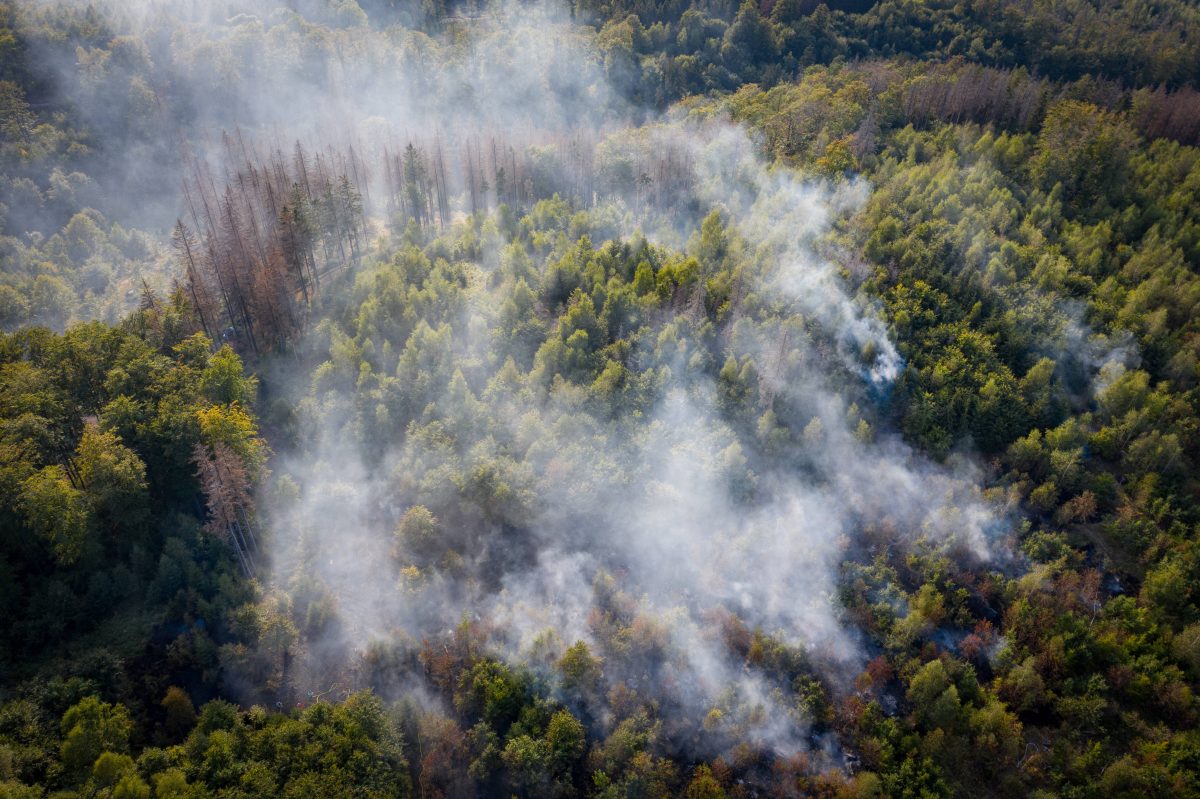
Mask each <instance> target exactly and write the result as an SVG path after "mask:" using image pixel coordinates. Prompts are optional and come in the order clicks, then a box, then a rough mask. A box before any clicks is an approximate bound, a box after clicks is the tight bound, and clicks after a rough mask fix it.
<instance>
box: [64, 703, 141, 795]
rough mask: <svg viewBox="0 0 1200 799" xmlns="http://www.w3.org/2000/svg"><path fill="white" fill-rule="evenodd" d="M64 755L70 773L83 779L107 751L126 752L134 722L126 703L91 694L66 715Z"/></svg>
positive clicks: (65, 764)
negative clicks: (108, 700)
mask: <svg viewBox="0 0 1200 799" xmlns="http://www.w3.org/2000/svg"><path fill="white" fill-rule="evenodd" d="M60 726H61V728H62V735H63V743H62V748H61V752H60V753H61V757H62V762H63V765H64V766H65V767H66V768H67V770H68V772H69V773H71V774H72V775H74V776H75V777H76V778H77V779H80V780H82V778H83V777H84V776H86V774H87V773H88V772H90V771H91V769H92V764H94V763H95V762H96V759H97V758H99V757H100V755H101V754H102V753H104V752H111V753H115V754H118V755H120V754H125V753H126V752H127V751H128V749H129V735H130V733H131V732H132V731H133V721H132V720H131V719H130V717H129V711H128V710H126V708H125V707H124V706H123V705H110V704H108V703H107V702H102V701H100V699H99V698H98V697H95V696H89V697H86V698H84V699H82V700H80V701H79V703H78V704H76V705H73V706H72V707H71V708H70V709H69V710H67V712H66V713H64V714H63V718H62V724H61V725H60Z"/></svg>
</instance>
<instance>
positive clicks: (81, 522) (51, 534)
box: [17, 466, 89, 566]
mask: <svg viewBox="0 0 1200 799" xmlns="http://www.w3.org/2000/svg"><path fill="white" fill-rule="evenodd" d="M17 502H18V506H19V507H20V509H21V511H22V514H23V516H24V519H25V524H26V525H27V526H28V528H29V529H30V530H32V531H33V533H34V535H36V536H37V537H38V538H40V539H41V540H42V541H44V542H45V543H46V544H47V545H48V546H49V547H50V551H51V553H52V554H53V556H54V560H55V562H57V563H58V564H59V565H60V566H69V565H71V564H72V563H74V562H75V561H76V560H78V559H79V556H80V555H81V554H83V551H84V547H85V545H86V543H87V528H88V520H89V514H88V506H87V500H86V499H85V497H84V494H83V492H82V491H80V490H79V489H78V488H76V487H75V486H74V485H72V484H71V480H70V479H69V478H68V477H67V473H66V470H64V469H63V468H62V467H61V466H46V467H44V468H42V469H41V470H40V471H38V472H36V473H35V474H33V475H32V476H31V477H29V478H28V479H26V480H25V481H24V482H23V483H22V484H21V495H20V498H19V499H18V501H17Z"/></svg>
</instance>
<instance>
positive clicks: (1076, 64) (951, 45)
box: [575, 0, 1200, 105]
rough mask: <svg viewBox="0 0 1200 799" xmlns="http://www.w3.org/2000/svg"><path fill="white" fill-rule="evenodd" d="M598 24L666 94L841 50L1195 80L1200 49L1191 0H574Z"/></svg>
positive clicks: (611, 56)
mask: <svg viewBox="0 0 1200 799" xmlns="http://www.w3.org/2000/svg"><path fill="white" fill-rule="evenodd" d="M575 9H576V13H577V15H579V16H580V18H582V19H587V20H589V21H590V22H591V23H592V24H593V25H594V26H595V27H596V28H597V30H598V31H599V34H598V43H599V44H600V46H601V47H602V49H603V52H604V54H605V62H604V63H605V68H606V70H607V72H608V74H609V77H610V79H611V80H612V81H613V82H614V85H616V86H618V87H621V88H622V89H624V90H626V91H628V92H630V93H632V94H633V95H634V96H636V97H638V98H639V99H642V100H644V101H647V102H651V103H656V104H659V105H666V104H668V103H670V102H673V101H675V100H678V99H680V98H682V97H685V96H687V95H689V94H699V93H703V92H708V91H730V90H734V89H736V88H737V87H739V86H741V85H744V84H747V83H757V84H760V85H763V86H764V87H769V86H772V85H774V84H776V83H778V82H780V81H787V80H791V79H794V78H796V77H798V76H799V75H800V73H802V72H803V70H804V69H805V68H806V67H808V66H811V65H816V64H829V63H831V62H833V61H835V60H836V59H839V58H841V59H847V60H860V59H870V58H880V57H883V58H896V59H904V60H908V59H915V60H928V61H943V60H947V59H951V58H964V59H966V60H968V61H970V62H973V63H977V64H979V65H981V66H986V67H990V68H994V69H1024V70H1026V71H1028V72H1030V73H1032V74H1036V75H1039V76H1044V77H1046V78H1048V79H1050V80H1055V81H1062V82H1074V81H1079V80H1083V81H1089V80H1108V81H1113V82H1118V83H1120V84H1122V85H1123V86H1125V87H1126V88H1128V89H1138V88H1146V89H1150V90H1153V89H1155V88H1156V87H1159V86H1165V87H1167V88H1168V89H1180V88H1187V87H1191V88H1195V87H1196V83H1197V81H1200V71H1198V67H1197V64H1200V51H1198V50H1197V47H1198V45H1197V44H1196V42H1195V41H1193V40H1192V39H1191V38H1189V36H1188V35H1187V34H1186V33H1185V31H1187V30H1189V29H1191V28H1194V27H1195V26H1196V25H1197V24H1198V22H1200V17H1198V16H1197V11H1196V9H1195V7H1194V6H1193V5H1191V4H1189V3H1185V2H1179V1H1178V0H1176V1H1175V2H1170V3H1167V4H1165V5H1155V6H1152V5H1151V4H1148V3H1122V4H1119V5H1117V6H1113V7H1111V8H1108V9H1106V11H1105V13H1102V14H1101V13H1097V11H1096V9H1095V7H1094V6H1092V5H1090V4H1088V3H1085V2H1068V3H1049V2H1046V3H1034V4H1032V5H1023V6H1020V7H1018V6H1017V5H1014V4H1011V3H1006V2H992V1H991V0H979V1H978V2H971V3H957V4H955V3H949V2H937V3H917V2H911V1H910V0H886V2H877V3H872V2H867V3H858V2H834V3H828V4H826V3H821V4H816V3H811V2H805V1H804V0H778V1H777V2H769V3H751V2H743V3H741V4H740V5H737V4H734V3H729V2H686V3H685V2H676V3H662V4H660V3H641V2H632V3H624V2H588V1H585V2H578V3H576V4H575Z"/></svg>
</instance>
